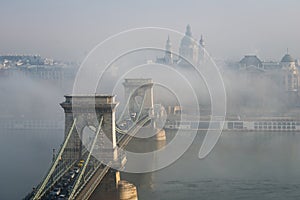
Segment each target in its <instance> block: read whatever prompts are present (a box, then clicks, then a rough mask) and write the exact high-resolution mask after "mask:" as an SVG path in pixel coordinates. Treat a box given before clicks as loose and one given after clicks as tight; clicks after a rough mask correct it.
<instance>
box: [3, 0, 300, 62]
mask: <svg viewBox="0 0 300 200" xmlns="http://www.w3.org/2000/svg"><path fill="white" fill-rule="evenodd" d="M0 8H1V12H0V25H1V33H0V54H15V53H16V54H40V55H42V56H44V57H52V58H54V59H59V60H69V61H79V62H80V61H82V60H83V59H84V57H85V56H86V55H87V53H88V52H89V51H90V50H91V49H92V48H93V47H94V46H95V45H97V44H98V43H99V42H101V41H103V40H105V39H106V38H107V37H109V36H111V35H113V34H116V33H119V32H121V31H124V30H127V29H130V28H137V27H145V26H156V27H164V28H171V29H174V30H177V31H180V32H185V27H186V25H187V24H190V25H191V27H192V32H193V36H194V37H195V38H196V39H199V38H200V35H201V34H203V35H204V38H205V40H206V44H207V50H208V51H209V53H210V54H211V55H212V56H213V57H215V58H220V59H229V60H240V59H241V58H242V57H243V56H244V55H245V54H256V55H258V56H259V57H260V58H261V59H262V60H280V59H281V58H282V56H283V55H284V54H285V53H286V49H287V48H289V52H290V54H292V55H293V56H294V57H295V58H300V46H299V44H300V22H299V20H298V19H300V1H298V0H206V1H204V0H164V1H162V0H151V1H146V0H126V1H115V0H88V1H87V0H43V1H40V0H26V1H24V0H18V1H17V0H0ZM162 47H164V44H162Z"/></svg>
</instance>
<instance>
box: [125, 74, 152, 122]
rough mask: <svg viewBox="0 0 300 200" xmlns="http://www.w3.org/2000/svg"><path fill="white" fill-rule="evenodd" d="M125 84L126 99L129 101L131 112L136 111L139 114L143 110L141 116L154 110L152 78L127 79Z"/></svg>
mask: <svg viewBox="0 0 300 200" xmlns="http://www.w3.org/2000/svg"><path fill="white" fill-rule="evenodd" d="M123 86H124V89H125V99H126V101H128V103H129V104H128V111H129V114H132V113H135V114H136V115H138V114H139V111H140V110H141V111H142V113H141V116H143V115H145V114H149V112H150V111H152V110H153V81H152V79H133V78H131V79H125V82H124V83H123ZM141 106H142V107H141Z"/></svg>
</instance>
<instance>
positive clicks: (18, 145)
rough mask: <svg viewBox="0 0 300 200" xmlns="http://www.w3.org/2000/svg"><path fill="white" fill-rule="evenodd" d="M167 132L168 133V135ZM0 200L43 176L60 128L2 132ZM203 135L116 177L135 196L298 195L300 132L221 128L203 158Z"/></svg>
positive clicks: (23, 190) (16, 196)
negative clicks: (158, 162)
mask: <svg viewBox="0 0 300 200" xmlns="http://www.w3.org/2000/svg"><path fill="white" fill-rule="evenodd" d="M172 134H173V133H172V132H168V133H167V136H168V138H170V137H169V136H170V135H172ZM0 136H1V140H0V148H1V150H0V154H1V165H0V169H1V179H0V194H1V195H0V199H4V200H5V199H9V200H10V199H12V200H13V199H21V198H22V197H24V196H25V195H26V193H28V192H29V191H30V190H31V188H32V187H33V186H34V185H37V184H38V182H39V181H41V179H42V177H43V176H44V175H45V173H46V171H47V169H48V167H49V165H50V163H51V156H52V148H58V147H59V145H60V143H61V142H62V139H63V131H56V132H51V131H48V132H47V131H28V132H20V131H13V132H11V131H10V132H5V131H2V132H1V135H0ZM203 136H204V134H203V133H201V132H199V134H198V135H197V137H196V139H195V141H194V143H193V145H192V146H191V147H190V148H189V149H188V151H187V152H186V153H185V154H184V155H183V156H182V157H181V158H180V159H179V160H177V161H176V162H175V163H173V164H172V165H171V166H168V167H166V168H164V169H162V170H159V171H156V172H153V173H146V174H124V173H122V174H121V176H122V178H123V179H127V180H128V181H130V182H133V183H134V184H135V185H137V188H138V195H139V199H141V200H150V199H151V200H153V199H211V200H214V199H216V200H217V199H218V200H219V199H222V200H224V199H228V200H229V199H230V200H232V199H266V200H267V199H268V200H271V199H272V200H274V199H300V133H291V132H290V133H275V132H274V133H262V132H261V133H260V132H224V133H222V136H221V138H220V140H219V142H218V143H217V145H216V146H215V148H214V149H213V151H212V152H211V153H210V154H209V156H208V157H206V158H205V159H203V160H199V159H198V157H197V155H198V151H199V148H200V144H201V143H202V141H203Z"/></svg>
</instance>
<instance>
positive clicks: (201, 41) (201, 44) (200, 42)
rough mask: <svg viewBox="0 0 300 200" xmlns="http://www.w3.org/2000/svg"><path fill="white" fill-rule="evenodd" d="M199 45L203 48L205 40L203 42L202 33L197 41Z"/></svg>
mask: <svg viewBox="0 0 300 200" xmlns="http://www.w3.org/2000/svg"><path fill="white" fill-rule="evenodd" d="M199 45H200V46H201V47H202V48H204V47H205V42H204V39H203V35H201V38H200V41H199Z"/></svg>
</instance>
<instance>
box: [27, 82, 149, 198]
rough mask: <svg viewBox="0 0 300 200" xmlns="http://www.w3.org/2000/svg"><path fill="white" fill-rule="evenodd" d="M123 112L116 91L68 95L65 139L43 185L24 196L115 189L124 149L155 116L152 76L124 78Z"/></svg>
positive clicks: (59, 195) (62, 195)
mask: <svg viewBox="0 0 300 200" xmlns="http://www.w3.org/2000/svg"><path fill="white" fill-rule="evenodd" d="M123 85H124V88H125V98H126V99H127V102H126V104H125V106H124V109H123V112H122V113H121V115H120V116H119V117H118V120H116V119H115V118H116V117H115V113H116V108H117V106H118V102H116V101H115V96H113V95H98V94H96V95H66V96H65V101H64V102H63V103H61V106H62V108H63V109H64V111H65V137H64V141H63V143H62V145H61V148H60V150H59V151H58V153H57V155H56V157H55V159H53V162H52V165H51V167H50V168H49V170H48V172H47V173H46V176H45V177H44V179H43V180H42V181H41V182H40V184H39V185H38V186H37V187H36V189H34V190H33V191H32V192H31V193H30V194H28V195H27V196H26V197H25V198H24V199H33V200H39V199H80V200H85V199H89V198H90V197H91V195H92V194H93V192H94V191H95V190H96V188H97V187H98V186H99V185H100V184H106V188H110V189H111V188H116V187H117V184H118V181H119V180H120V176H119V172H118V170H117V169H122V167H124V165H125V164H126V155H125V154H124V151H122V149H124V148H125V147H126V146H127V145H128V143H129V142H130V141H131V139H132V138H133V137H134V136H135V135H136V133H137V132H138V131H139V130H140V129H141V128H142V127H143V126H145V125H146V124H151V121H152V120H153V116H154V115H153V114H152V112H153V82H152V80H151V79H125V82H124V83H123Z"/></svg>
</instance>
